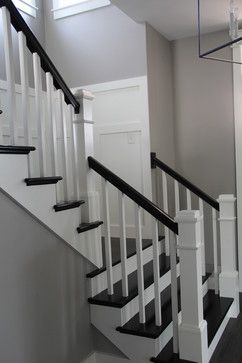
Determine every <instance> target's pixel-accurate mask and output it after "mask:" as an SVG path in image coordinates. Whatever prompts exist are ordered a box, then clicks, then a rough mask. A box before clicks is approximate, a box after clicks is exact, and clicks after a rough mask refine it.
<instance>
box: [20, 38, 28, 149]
mask: <svg viewBox="0 0 242 363" xmlns="http://www.w3.org/2000/svg"><path fill="white" fill-rule="evenodd" d="M18 43H19V61H20V76H21V91H22V119H23V125H24V142H25V145H31V137H30V134H31V132H29V125H28V119H29V75H28V60H27V45H26V37H25V35H24V33H23V32H19V33H18Z"/></svg>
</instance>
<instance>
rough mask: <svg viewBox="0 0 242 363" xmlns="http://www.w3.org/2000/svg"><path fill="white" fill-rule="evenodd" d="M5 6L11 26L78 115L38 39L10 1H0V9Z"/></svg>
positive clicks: (63, 82)
mask: <svg viewBox="0 0 242 363" xmlns="http://www.w3.org/2000/svg"><path fill="white" fill-rule="evenodd" d="M3 6H6V8H7V9H8V10H9V12H10V17H11V24H12V25H13V27H14V28H15V30H16V31H17V32H19V31H22V32H23V33H24V35H25V36H26V41H27V46H28V48H29V50H30V52H31V53H38V55H39V57H40V61H41V67H42V69H43V70H44V71H45V72H50V73H51V74H52V76H53V82H54V86H55V87H56V89H61V90H62V91H63V93H64V95H65V102H66V103H67V104H72V106H73V107H74V109H75V113H79V110H80V104H79V102H78V101H77V100H76V98H75V96H74V95H73V94H72V92H71V91H70V89H69V88H68V86H67V85H66V83H65V81H64V79H63V78H62V77H61V75H60V73H59V72H58V70H57V69H56V67H55V66H54V64H53V63H52V61H51V60H50V58H49V56H48V55H47V53H46V52H45V50H44V49H43V47H42V46H41V45H40V43H39V41H38V39H37V38H36V37H35V35H34V34H33V32H32V30H31V29H30V28H29V26H28V25H27V24H26V22H25V21H24V19H23V18H22V16H21V14H20V13H19V11H18V9H17V8H16V7H15V5H14V4H13V2H12V1H11V0H0V8H2V7H3Z"/></svg>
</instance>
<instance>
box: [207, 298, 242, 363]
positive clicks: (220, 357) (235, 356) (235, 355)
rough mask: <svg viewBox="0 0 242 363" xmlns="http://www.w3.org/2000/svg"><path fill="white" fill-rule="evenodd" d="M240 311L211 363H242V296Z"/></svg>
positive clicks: (226, 330) (232, 320) (231, 322)
mask: <svg viewBox="0 0 242 363" xmlns="http://www.w3.org/2000/svg"><path fill="white" fill-rule="evenodd" d="M240 311H241V313H240V315H239V317H238V318H237V319H231V320H230V321H229V323H228V325H227V327H226V329H225V332H224V334H223V336H222V338H221V340H220V342H219V345H218V346H217V349H216V350H215V352H214V354H213V357H212V359H211V361H210V363H242V294H240Z"/></svg>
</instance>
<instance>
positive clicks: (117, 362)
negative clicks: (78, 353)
mask: <svg viewBox="0 0 242 363" xmlns="http://www.w3.org/2000/svg"><path fill="white" fill-rule="evenodd" d="M128 362H130V360H129V359H128V358H127V359H125V358H120V357H117V356H116V355H113V354H108V353H101V352H94V353H92V354H91V355H89V356H88V357H87V358H86V359H85V360H82V361H81V362H80V363H128Z"/></svg>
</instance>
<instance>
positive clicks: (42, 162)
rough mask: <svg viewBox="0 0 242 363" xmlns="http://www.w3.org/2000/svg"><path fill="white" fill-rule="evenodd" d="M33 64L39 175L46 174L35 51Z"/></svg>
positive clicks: (42, 113) (43, 128)
mask: <svg viewBox="0 0 242 363" xmlns="http://www.w3.org/2000/svg"><path fill="white" fill-rule="evenodd" d="M33 65H34V85H35V108H36V119H37V129H38V141H39V142H38V146H39V147H38V149H39V169H40V176H41V177H44V176H46V145H45V125H44V109H43V99H42V96H43V91H42V77H41V66H40V57H39V55H38V54H37V53H34V54H33Z"/></svg>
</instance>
